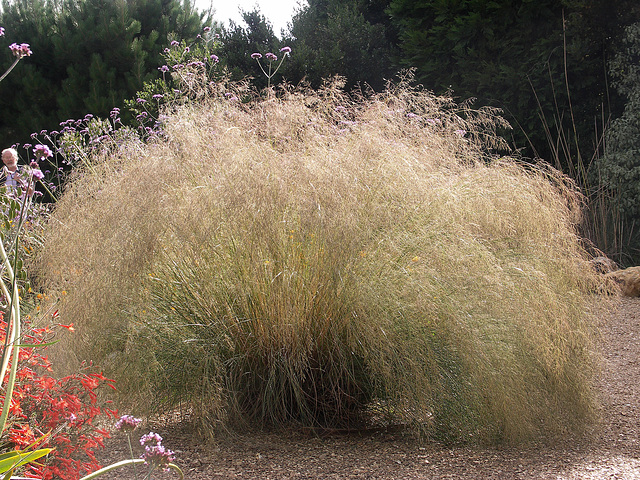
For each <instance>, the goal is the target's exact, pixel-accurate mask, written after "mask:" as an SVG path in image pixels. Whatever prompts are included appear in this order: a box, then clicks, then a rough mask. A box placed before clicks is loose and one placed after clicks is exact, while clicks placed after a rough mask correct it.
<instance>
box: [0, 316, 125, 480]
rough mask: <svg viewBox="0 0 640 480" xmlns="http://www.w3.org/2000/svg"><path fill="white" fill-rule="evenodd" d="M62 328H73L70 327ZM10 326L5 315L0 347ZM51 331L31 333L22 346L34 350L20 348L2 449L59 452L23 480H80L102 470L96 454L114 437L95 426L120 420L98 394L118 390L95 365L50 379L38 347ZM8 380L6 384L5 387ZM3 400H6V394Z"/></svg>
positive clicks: (33, 330)
mask: <svg viewBox="0 0 640 480" xmlns="http://www.w3.org/2000/svg"><path fill="white" fill-rule="evenodd" d="M57 326H59V327H64V328H67V329H71V328H70V326H68V325H61V324H58V325H57ZM5 327H6V323H5V322H4V321H3V319H2V313H1V312H0V344H2V343H3V342H4V339H5ZM52 331H53V330H52V327H46V328H38V329H36V328H30V329H29V334H28V335H25V336H24V337H23V339H22V343H23V344H32V345H34V347H22V348H21V349H20V356H19V364H18V372H17V381H16V385H15V389H14V394H13V397H12V401H11V409H10V422H9V426H8V428H7V430H5V432H4V434H3V436H2V438H0V448H2V450H9V449H16V450H20V449H23V448H27V447H29V446H31V445H33V444H34V443H35V442H38V443H37V445H36V447H37V448H45V447H46V448H55V449H54V450H53V452H52V453H51V454H49V457H48V459H47V460H46V462H45V463H44V464H41V465H34V464H31V465H30V466H29V467H28V469H27V471H26V472H24V475H28V476H36V477H38V478H43V479H45V480H50V479H54V478H60V479H64V480H77V479H79V478H80V477H82V476H84V475H87V474H88V473H91V472H93V471H95V470H97V469H98V468H100V465H99V464H98V462H97V461H96V457H95V450H96V449H97V448H98V447H104V444H103V440H104V439H105V438H106V437H108V436H109V433H108V432H107V431H106V430H103V429H101V428H99V427H98V426H97V425H94V423H93V422H94V420H95V419H96V417H98V416H99V415H101V414H104V415H106V416H107V417H116V416H117V412H116V411H114V410H111V409H109V408H106V407H105V406H104V405H100V404H99V402H98V396H97V394H96V391H97V389H98V388H99V387H101V386H104V385H107V386H109V387H111V388H114V387H113V380H110V379H108V378H105V377H104V376H103V375H102V374H101V373H96V372H94V371H92V370H93V369H91V367H90V366H89V367H86V368H84V369H83V370H82V371H81V372H79V373H76V374H74V375H69V376H67V377H64V378H61V379H55V378H54V377H51V376H49V375H48V374H47V372H51V371H52V369H51V363H50V362H49V360H48V358H47V356H46V355H44V354H43V349H44V348H45V347H38V346H37V345H39V344H43V343H46V342H47V340H48V338H49V337H50V335H51V333H52ZM6 381H7V379H6V378H5V379H3V385H4V382H6ZM0 401H4V397H3V396H2V394H0Z"/></svg>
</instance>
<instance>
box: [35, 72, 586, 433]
mask: <svg viewBox="0 0 640 480" xmlns="http://www.w3.org/2000/svg"><path fill="white" fill-rule="evenodd" d="M238 88H240V87H238ZM280 93H281V95H279V96H277V97H276V96H275V95H273V94H269V95H268V96H267V97H266V98H262V99H261V100H259V101H247V102H238V101H234V99H233V98H231V99H230V95H226V96H225V95H223V94H220V95H212V96H211V97H210V98H209V100H208V101H206V102H203V104H202V105H198V106H196V105H187V106H186V107H181V109H180V110H179V111H175V112H174V113H172V114H170V115H169V117H168V119H167V120H166V122H165V123H166V126H165V129H166V130H165V134H166V138H165V139H164V140H161V141H160V140H159V141H157V142H152V143H150V144H148V145H141V144H135V143H127V144H124V145H121V146H120V147H118V148H117V149H116V151H115V153H113V152H112V153H111V154H110V155H109V157H108V158H107V157H105V158H97V159H96V161H95V162H94V164H93V165H92V167H91V168H87V169H85V170H83V171H82V172H79V173H77V174H76V176H75V178H74V179H73V180H72V182H71V183H70V184H69V186H68V188H67V190H66V192H65V194H64V196H63V198H62V200H61V201H60V202H59V203H58V204H57V207H56V209H55V212H54V214H53V218H52V220H51V222H50V229H49V231H48V233H47V239H46V245H45V248H44V249H43V252H42V255H41V259H40V261H39V264H38V267H39V270H38V274H39V278H40V279H41V281H42V282H44V283H45V284H46V285H48V287H49V288H50V289H52V290H57V291H62V290H65V291H66V292H68V294H67V295H66V297H65V301H64V302H63V304H62V305H61V307H60V313H61V315H62V317H63V318H64V319H65V320H66V321H73V322H75V323H76V325H77V326H78V328H77V329H78V331H79V334H78V335H77V336H76V338H75V339H74V340H73V343H67V344H65V345H64V348H65V356H66V357H67V358H74V359H76V360H78V361H80V360H86V359H92V360H94V361H97V362H98V363H99V364H100V365H101V366H104V368H105V369H106V370H107V371H108V373H109V374H110V375H114V376H115V377H116V378H117V379H118V382H119V384H120V387H121V389H122V390H123V393H124V395H125V397H126V398H127V399H128V400H129V401H134V402H137V403H138V405H139V406H140V405H146V406H151V405H153V406H156V407H157V408H161V409H162V408H164V409H171V408H175V407H176V406H180V405H181V406H183V407H188V408H190V409H192V411H193V412H194V413H195V415H196V416H197V417H198V418H199V419H201V420H202V422H203V424H206V425H209V426H212V425H214V426H215V425H218V426H223V427H236V428H237V427H241V428H255V427H265V426H267V427H268V426H283V425H291V424H293V425H301V426H305V427H313V428H316V427H320V428H324V427H340V428H352V427H357V426H361V425H363V424H365V423H366V422H372V421H376V420H377V421H381V422H400V423H403V424H406V425H411V426H414V427H416V428H417V429H418V430H419V431H420V432H422V433H423V434H426V435H427V436H429V437H430V438H437V439H440V440H444V441H469V440H471V441H478V442H485V441H488V442H514V441H520V440H524V439H528V438H532V437H536V436H539V435H551V434H558V433H564V432H566V431H576V430H580V428H581V427H582V426H584V425H585V424H586V423H587V420H589V419H590V418H592V415H593V413H594V400H593V391H592V388H591V387H592V385H591V383H592V379H593V376H594V370H595V363H596V359H595V358H594V355H593V351H594V343H593V342H594V335H595V332H594V328H593V316H592V314H590V313H589V294H588V293H587V292H589V291H590V289H591V288H592V287H593V282H594V279H593V274H592V273H591V271H590V270H589V269H588V267H587V262H586V261H585V257H584V252H583V250H582V248H581V244H580V239H579V238H578V237H577V235H576V228H575V226H576V224H577V222H578V221H579V207H580V202H581V199H580V196H579V194H578V193H577V192H576V191H575V189H574V188H573V187H572V185H571V184H570V182H568V181H567V179H566V178H562V177H561V176H559V175H558V174H556V173H555V172H554V171H552V170H551V169H546V168H543V167H532V166H526V167H525V166H523V165H520V164H519V163H518V162H517V161H515V160H513V159H508V158H501V159H499V158H489V157H488V155H487V154H486V152H487V151H488V147H492V146H494V144H495V143H496V142H497V143H499V142H498V140H497V138H496V137H495V135H494V129H495V128H496V126H497V125H499V124H500V122H501V120H500V119H499V118H498V117H496V116H495V115H494V113H495V112H492V111H489V110H485V111H471V110H469V109H468V108H465V107H464V106H457V105H455V104H454V103H452V102H451V100H450V99H447V98H436V97H434V96H432V95H431V94H428V93H426V92H423V91H419V90H414V89H411V88H409V87H408V86H407V85H404V84H400V85H399V86H391V87H389V89H388V90H387V91H386V92H384V93H382V94H379V95H374V96H371V97H368V98H364V97H363V98H354V97H347V96H345V95H344V94H343V93H342V91H341V89H340V88H339V84H335V83H334V84H330V85H327V86H326V88H324V89H322V90H320V91H315V92H312V91H302V90H287V89H282V91H281V92H280ZM233 95H234V96H238V97H239V98H246V97H243V95H247V92H242V91H240V92H235V91H234V92H233Z"/></svg>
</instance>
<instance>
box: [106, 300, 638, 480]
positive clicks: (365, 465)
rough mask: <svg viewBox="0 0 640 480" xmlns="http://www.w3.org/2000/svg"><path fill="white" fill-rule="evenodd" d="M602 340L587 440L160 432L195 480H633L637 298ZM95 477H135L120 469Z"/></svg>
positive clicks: (115, 454) (120, 450) (120, 451)
mask: <svg viewBox="0 0 640 480" xmlns="http://www.w3.org/2000/svg"><path fill="white" fill-rule="evenodd" d="M602 334H603V339H602V340H603V349H604V365H603V369H602V378H601V379H600V382H599V384H600V392H601V402H602V409H603V412H602V424H601V425H599V427H598V428H597V430H596V432H595V433H594V434H593V435H592V436H591V438H590V440H588V441H581V442H572V441H569V440H567V441H566V442H563V443H560V444H554V445H542V446H536V447H527V448H513V449H511V448H510V449H486V448H485V449H480V448H466V447H465V448H443V447H441V446H437V445H426V446H425V445H418V444H415V443H413V442H410V441H407V440H405V439H403V438H402V437H401V436H400V435H399V434H396V433H381V432H379V433H375V434H370V435H356V436H354V435H351V436H338V435H336V436H326V437H321V438H318V437H314V436H306V435H303V434H300V433H291V434H290V435H280V436H275V435H268V434H252V435H248V436H243V437H242V438H233V439H226V440H223V441H220V442H219V443H218V444H217V445H215V446H209V447H206V446H203V445H198V444H197V443H195V442H194V440H193V439H192V438H191V437H190V436H189V435H188V434H185V433H181V432H180V431H179V430H176V429H164V430H163V429H162V427H157V428H158V429H160V430H159V431H160V433H161V434H163V436H164V437H165V439H166V440H165V442H164V443H165V444H166V445H167V447H169V448H171V449H173V450H175V451H176V453H177V457H178V458H177V460H176V463H178V464H179V465H180V466H181V467H182V468H183V470H184V473H185V478H187V479H192V480H205V479H227V478H242V479H256V480H257V479H260V480H270V479H273V480H275V479H278V480H280V479H349V478H358V479H407V480H412V479H448V478H451V479H500V480H503V479H504V480H507V479H554V480H565V479H598V480H600V479H640V445H639V443H638V442H639V440H640V439H639V436H638V434H639V432H640V418H639V416H638V413H640V363H639V360H640V299H637V298H621V299H620V301H619V305H618V306H617V308H616V309H615V311H614V312H613V313H612V314H611V315H610V316H607V318H603V329H602ZM107 445H108V448H107V450H106V451H105V452H104V454H103V455H102V457H101V461H102V462H103V463H104V464H107V463H109V462H110V461H111V460H121V459H123V458H127V447H126V444H125V443H123V441H122V439H121V438H119V437H118V436H116V438H113V439H112V440H110V441H109V443H108V444H107ZM139 473H140V472H139ZM102 478H111V479H113V480H123V479H131V478H134V477H133V475H132V472H131V471H127V470H121V471H119V473H117V474H114V475H113V476H108V475H107V476H104V477H102ZM153 478H154V479H165V478H166V479H169V478H177V477H176V476H175V475H171V474H159V475H154V477H153Z"/></svg>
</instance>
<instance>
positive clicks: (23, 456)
mask: <svg viewBox="0 0 640 480" xmlns="http://www.w3.org/2000/svg"><path fill="white" fill-rule="evenodd" d="M51 450H52V449H51V448H41V449H39V450H34V451H33V452H25V451H24V450H16V451H13V452H7V453H3V454H2V455H0V474H1V473H6V472H9V471H12V470H14V469H16V468H18V467H21V466H22V465H26V464H27V463H30V462H33V461H34V460H37V459H39V458H40V457H44V456H45V455H48V454H49V452H51Z"/></svg>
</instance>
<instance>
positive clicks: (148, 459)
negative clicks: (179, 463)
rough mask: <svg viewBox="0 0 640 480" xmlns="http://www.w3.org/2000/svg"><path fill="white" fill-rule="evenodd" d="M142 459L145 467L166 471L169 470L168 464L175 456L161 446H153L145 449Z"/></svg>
mask: <svg viewBox="0 0 640 480" xmlns="http://www.w3.org/2000/svg"><path fill="white" fill-rule="evenodd" d="M142 458H144V463H145V465H149V466H151V467H152V468H155V467H160V468H162V469H163V470H164V471H167V470H169V464H170V463H171V462H173V460H174V459H175V454H174V453H173V452H172V451H171V450H168V449H166V448H164V447H163V446H162V445H153V446H150V447H145V449H144V454H143V455H142Z"/></svg>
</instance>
